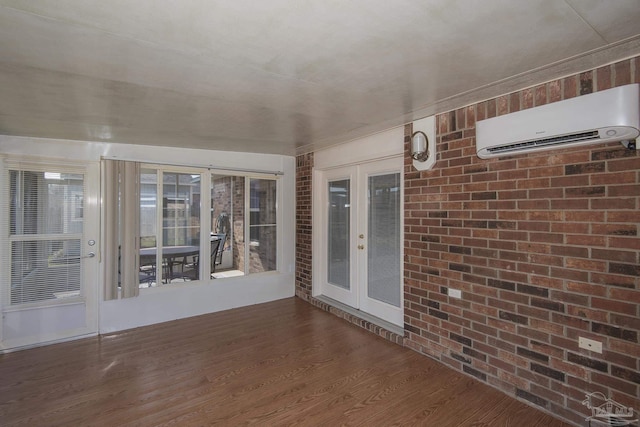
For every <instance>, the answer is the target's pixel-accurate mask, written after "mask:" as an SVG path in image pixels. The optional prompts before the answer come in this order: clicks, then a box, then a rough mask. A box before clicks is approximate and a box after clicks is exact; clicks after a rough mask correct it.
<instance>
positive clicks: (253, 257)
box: [249, 178, 277, 273]
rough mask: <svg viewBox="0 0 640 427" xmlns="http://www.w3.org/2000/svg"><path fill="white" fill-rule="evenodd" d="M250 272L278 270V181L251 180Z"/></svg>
mask: <svg viewBox="0 0 640 427" xmlns="http://www.w3.org/2000/svg"><path fill="white" fill-rule="evenodd" d="M249 189H250V190H249V191H250V196H249V200H250V206H249V241H250V243H249V248H250V251H249V259H250V261H249V272H250V273H258V272H262V271H272V270H275V269H276V240H277V239H276V181H275V180H273V179H255V178H252V179H250V180H249Z"/></svg>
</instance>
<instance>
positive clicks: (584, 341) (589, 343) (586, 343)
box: [578, 337, 602, 354]
mask: <svg viewBox="0 0 640 427" xmlns="http://www.w3.org/2000/svg"><path fill="white" fill-rule="evenodd" d="M578 347H580V348H583V349H585V350H589V351H593V352H596V353H600V354H602V343H601V342H600V341H595V340H590V339H589V338H584V337H579V338H578Z"/></svg>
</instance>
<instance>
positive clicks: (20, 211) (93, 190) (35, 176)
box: [0, 159, 99, 349]
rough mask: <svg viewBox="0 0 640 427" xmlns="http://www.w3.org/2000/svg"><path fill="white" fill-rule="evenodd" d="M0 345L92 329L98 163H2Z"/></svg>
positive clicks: (25, 343)
mask: <svg viewBox="0 0 640 427" xmlns="http://www.w3.org/2000/svg"><path fill="white" fill-rule="evenodd" d="M1 182H2V197H1V198H0V207H1V208H2V212H1V213H0V218H1V219H2V229H3V230H7V231H8V233H3V235H2V240H1V241H0V262H1V264H2V266H1V269H2V270H1V271H2V272H1V273H0V278H1V283H0V286H1V288H2V294H1V296H0V304H1V309H2V323H1V326H2V327H1V334H2V335H1V336H0V349H12V348H20V347H25V346H32V345H38V344H43V343H47V342H52V341H60V340H66V339H69V338H71V337H77V336H82V335H88V334H94V333H96V332H97V324H98V321H97V319H98V316H97V287H98V280H97V266H98V256H97V250H98V247H99V245H98V241H97V239H98V230H99V228H98V224H99V221H98V215H99V209H98V195H99V165H98V164H91V165H88V166H86V165H69V164H56V163H48V164H44V163H33V162H31V163H27V162H24V161H22V162H20V161H12V160H11V159H5V161H4V162H3V167H2V180H1Z"/></svg>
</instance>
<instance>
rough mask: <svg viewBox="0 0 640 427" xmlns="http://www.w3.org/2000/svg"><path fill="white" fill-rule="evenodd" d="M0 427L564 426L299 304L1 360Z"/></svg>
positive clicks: (177, 323) (247, 309)
mask: <svg viewBox="0 0 640 427" xmlns="http://www.w3.org/2000/svg"><path fill="white" fill-rule="evenodd" d="M0 378H1V379H2V381H0V425H2V426H20V425H24V426H57V425H59V426H84V425H92V426H128V425H131V426H156V425H177V426H202V425H223V426H236V425H260V426H263V425H268V426H271V425H278V426H279V425H286V426H294V425H301V426H317V425H322V426H334V425H345V426H351V425H352V426H356V425H362V426H475V427H480V426H492V427H493V426H518V427H522V426H548V427H560V426H566V425H567V424H564V423H562V422H560V421H558V420H555V419H554V418H552V417H551V416H549V415H547V414H544V413H541V412H539V411H537V410H535V409H534V408H531V407H529V406H527V405H525V404H524V403H522V402H519V401H517V400H515V399H512V398H510V397H508V396H506V395H504V394H502V393H500V392H498V391H497V390H494V389H492V388H490V387H488V386H486V385H485V384H482V383H480V382H478V381H476V380H474V379H473V378H471V377H467V376H465V375H462V374H460V373H457V372H455V371H452V370H449V369H447V368H446V367H444V366H443V365H441V364H439V363H437V362H435V361H433V360H430V359H429V358H427V357H424V356H421V355H419V354H417V353H415V352H413V351H411V350H409V349H406V348H402V347H400V346H398V345H395V344H392V343H390V342H387V341H385V340H383V339H382V338H380V337H377V336H375V335H373V334H370V333H368V332H366V331H364V330H362V329H359V328H357V327H355V326H353V325H351V324H349V323H347V322H344V321H343V320H341V319H338V318H337V317H335V316H332V315H330V314H328V313H325V312H323V311H321V310H319V309H317V308H315V307H312V306H311V305H309V304H307V303H305V302H303V301H301V300H299V299H297V298H290V299H285V300H281V301H275V302H272V303H267V304H260V305H256V306H251V307H244V308H239V309H235V310H229V311H225V312H221V313H214V314H210V315H205V316H198V317H193V318H189V319H183V320H177V321H174V322H168V323H164V324H158V325H153V326H149V327H144V328H138V329H134V330H129V331H124V332H119V333H114V334H110V335H105V336H102V337H95V338H88V339H83V340H79V341H74V342H68V343H62V344H57V345H51V346H47V347H41V348H36V349H30V350H24V351H20V352H15V353H9V354H4V355H0Z"/></svg>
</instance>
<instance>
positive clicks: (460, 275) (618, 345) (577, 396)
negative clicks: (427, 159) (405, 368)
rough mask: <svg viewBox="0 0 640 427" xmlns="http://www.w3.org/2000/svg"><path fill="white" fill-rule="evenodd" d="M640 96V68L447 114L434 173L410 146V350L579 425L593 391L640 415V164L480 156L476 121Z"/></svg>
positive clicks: (613, 157)
mask: <svg viewBox="0 0 640 427" xmlns="http://www.w3.org/2000/svg"><path fill="white" fill-rule="evenodd" d="M634 82H640V58H634V59H631V60H626V61H622V62H620V63H617V64H613V65H610V66H604V67H601V68H598V69H596V70H592V71H588V72H584V73H581V74H579V75H575V76H571V77H567V78H564V79H561V80H556V81H552V82H549V83H546V84H541V85H538V86H535V87H533V88H528V89H524V90H521V91H519V92H516V93H512V94H508V95H504V96H500V97H498V98H495V99H491V100H488V101H485V102H481V103H478V104H475V105H471V106H466V107H464V108H460V109H457V110H455V111H451V112H447V113H443V114H440V115H438V116H437V151H438V156H439V157H438V162H437V163H436V165H435V167H434V169H432V170H431V171H426V172H417V171H415V169H413V167H412V166H411V163H410V158H409V156H408V144H407V150H406V153H407V155H406V158H405V322H406V327H405V331H406V336H405V341H404V344H405V345H406V346H408V347H410V348H412V349H414V350H416V351H418V352H421V353H423V354H425V355H428V356H430V357H433V358H436V359H438V360H440V361H441V362H442V363H444V364H445V365H447V366H449V367H451V368H453V369H456V370H459V371H462V372H465V373H467V374H469V375H472V376H473V377H475V378H477V379H479V380H481V381H483V382H486V383H488V384H490V385H492V386H494V387H496V388H498V389H501V390H503V391H504V392H506V393H508V394H510V395H513V396H516V397H518V398H520V399H523V400H525V401H526V402H528V403H530V404H532V405H534V406H537V407H539V408H541V409H543V410H545V411H548V412H551V413H554V414H556V415H557V416H559V417H562V418H565V419H566V420H569V421H571V422H573V423H575V424H580V425H583V424H584V419H585V416H586V415H587V408H586V407H584V406H582V405H581V402H582V400H583V399H584V398H585V394H586V393H589V392H593V391H601V392H603V393H604V394H605V395H607V396H610V397H611V398H613V399H615V400H617V401H619V402H621V403H623V404H625V405H628V406H632V407H634V408H636V410H639V409H640V398H639V396H640V361H639V356H640V345H639V335H640V287H639V278H638V277H639V276H640V238H639V237H638V225H639V222H640V215H639V214H640V212H639V210H640V152H635V151H629V150H626V149H625V148H624V147H623V146H622V145H621V144H620V143H610V144H605V145H593V146H589V147H586V148H574V149H565V150H556V151H547V152H544V153H537V154H529V155H519V156H513V157H510V158H501V159H492V160H481V159H479V158H478V157H477V156H476V154H475V123H476V120H480V119H483V118H488V117H493V116H496V115H501V114H506V113H508V112H513V111H518V110H522V109H526V108H531V107H533V106H537V105H542V104H546V103H550V102H555V101H559V100H562V99H567V98H572V97H575V96H580V95H583V94H587V93H591V92H594V91H599V90H603V89H607V88H610V87H614V86H620V85H624V84H628V83H634ZM405 134H406V135H410V134H411V126H410V125H408V126H407V127H406V129H405ZM448 288H455V289H460V290H462V295H463V297H462V299H459V300H458V299H453V298H450V297H448V296H447V289H448ZM579 336H584V337H588V338H591V339H595V340H597V341H600V342H602V343H603V347H604V352H603V354H596V353H592V352H589V351H586V350H582V349H579V348H578V337H579Z"/></svg>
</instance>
